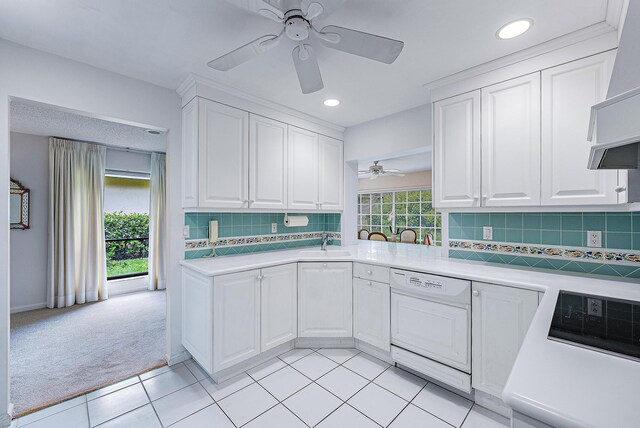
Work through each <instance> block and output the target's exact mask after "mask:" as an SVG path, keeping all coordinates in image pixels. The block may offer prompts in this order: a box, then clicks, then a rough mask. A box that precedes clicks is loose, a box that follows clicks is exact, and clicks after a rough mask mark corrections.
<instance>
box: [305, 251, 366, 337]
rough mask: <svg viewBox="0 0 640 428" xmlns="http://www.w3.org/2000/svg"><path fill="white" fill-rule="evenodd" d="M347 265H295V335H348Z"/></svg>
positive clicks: (349, 297)
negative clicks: (296, 268) (296, 287)
mask: <svg viewBox="0 0 640 428" xmlns="http://www.w3.org/2000/svg"><path fill="white" fill-rule="evenodd" d="M352 281H353V278H352V267H351V263H344V262H343V263H340V262H336V263H298V336H299V337H351V336H352V331H353V328H352V304H353V301H352Z"/></svg>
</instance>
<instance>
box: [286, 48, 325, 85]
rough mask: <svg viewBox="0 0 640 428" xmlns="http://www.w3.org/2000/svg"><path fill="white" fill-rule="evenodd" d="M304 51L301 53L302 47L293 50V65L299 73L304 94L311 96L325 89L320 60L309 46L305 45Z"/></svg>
mask: <svg viewBox="0 0 640 428" xmlns="http://www.w3.org/2000/svg"><path fill="white" fill-rule="evenodd" d="M302 49H303V50H302V51H301V46H296V48H295V49H294V50H293V64H294V65H295V67H296V72H297V73H298V80H299V81H300V88H301V89H302V93H303V94H310V93H312V92H317V91H319V90H320V89H322V88H324V83H323V82H322V75H321V74H320V67H319V66H318V58H317V57H316V53H315V52H314V50H313V48H312V47H311V46H309V45H303V46H302ZM305 51H306V52H305ZM303 58H306V59H303Z"/></svg>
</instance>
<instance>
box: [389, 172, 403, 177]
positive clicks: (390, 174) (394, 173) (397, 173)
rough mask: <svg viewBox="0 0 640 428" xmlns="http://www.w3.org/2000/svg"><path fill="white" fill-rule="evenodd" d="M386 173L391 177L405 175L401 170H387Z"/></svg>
mask: <svg viewBox="0 0 640 428" xmlns="http://www.w3.org/2000/svg"><path fill="white" fill-rule="evenodd" d="M384 175H388V176H391V177H404V174H403V173H401V172H385V173H384Z"/></svg>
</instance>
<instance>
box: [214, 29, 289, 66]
mask: <svg viewBox="0 0 640 428" xmlns="http://www.w3.org/2000/svg"><path fill="white" fill-rule="evenodd" d="M279 37H281V35H280V36H275V35H269V36H262V37H260V38H259V39H256V40H254V41H253V42H251V43H247V44H246V45H244V46H242V47H240V48H238V49H236V50H234V51H231V52H229V53H228V54H225V55H222V56H221V57H219V58H216V59H214V60H213V61H209V62H208V63H207V65H208V66H209V67H211V68H214V69H216V70H219V71H227V70H230V69H232V68H233V67H236V66H238V65H240V64H242V63H245V62H247V61H249V60H251V59H253V58H255V57H257V56H258V55H260V54H262V53H264V52H266V51H268V50H269V49H271V48H273V47H274V46H276V45H277V44H278V43H276V41H278V38H279Z"/></svg>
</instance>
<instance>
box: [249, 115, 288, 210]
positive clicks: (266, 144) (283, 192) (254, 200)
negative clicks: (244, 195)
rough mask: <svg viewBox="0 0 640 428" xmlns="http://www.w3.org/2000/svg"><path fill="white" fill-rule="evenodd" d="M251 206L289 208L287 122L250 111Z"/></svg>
mask: <svg viewBox="0 0 640 428" xmlns="http://www.w3.org/2000/svg"><path fill="white" fill-rule="evenodd" d="M250 124H251V126H250V132H249V135H250V139H249V207H250V208H270V209H286V208H287V125H286V124H284V123H282V122H277V121H275V120H271V119H267V118H266V117H262V116H256V115H253V114H252V115H251V120H250Z"/></svg>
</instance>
